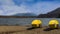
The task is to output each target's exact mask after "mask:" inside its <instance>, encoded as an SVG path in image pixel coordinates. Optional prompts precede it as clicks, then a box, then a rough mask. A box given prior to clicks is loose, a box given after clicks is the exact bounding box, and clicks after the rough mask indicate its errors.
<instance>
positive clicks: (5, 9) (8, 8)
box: [0, 0, 31, 15]
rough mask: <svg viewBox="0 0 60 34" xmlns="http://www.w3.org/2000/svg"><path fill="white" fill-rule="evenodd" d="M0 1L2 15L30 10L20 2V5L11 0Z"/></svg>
mask: <svg viewBox="0 0 60 34" xmlns="http://www.w3.org/2000/svg"><path fill="white" fill-rule="evenodd" d="M0 3H1V6H0V7H1V8H0V13H1V14H2V15H12V14H16V13H27V12H31V11H30V10H29V9H28V8H27V7H26V6H25V5H23V4H21V5H20V6H17V5H15V3H14V2H13V1H12V0H0ZM1 14H0V15H1Z"/></svg>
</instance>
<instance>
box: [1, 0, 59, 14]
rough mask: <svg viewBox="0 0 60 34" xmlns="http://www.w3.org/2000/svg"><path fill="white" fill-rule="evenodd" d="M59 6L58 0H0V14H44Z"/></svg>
mask: <svg viewBox="0 0 60 34" xmlns="http://www.w3.org/2000/svg"><path fill="white" fill-rule="evenodd" d="M59 7H60V0H0V15H14V14H17V13H34V14H36V15H39V14H46V13H48V12H51V11H53V10H55V9H56V8H59Z"/></svg>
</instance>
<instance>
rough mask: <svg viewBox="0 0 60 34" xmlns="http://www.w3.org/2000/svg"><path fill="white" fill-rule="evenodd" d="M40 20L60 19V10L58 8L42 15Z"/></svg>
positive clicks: (39, 16)
mask: <svg viewBox="0 0 60 34" xmlns="http://www.w3.org/2000/svg"><path fill="white" fill-rule="evenodd" d="M38 18H60V8H57V9H55V10H53V11H51V12H48V13H47V14H40V15H38Z"/></svg>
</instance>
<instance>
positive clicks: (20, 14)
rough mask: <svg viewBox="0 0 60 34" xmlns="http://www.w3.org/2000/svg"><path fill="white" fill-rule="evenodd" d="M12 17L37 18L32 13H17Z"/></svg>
mask: <svg viewBox="0 0 60 34" xmlns="http://www.w3.org/2000/svg"><path fill="white" fill-rule="evenodd" d="M13 16H37V15H36V14H33V13H17V14H14V15H13Z"/></svg>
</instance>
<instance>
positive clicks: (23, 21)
mask: <svg viewBox="0 0 60 34" xmlns="http://www.w3.org/2000/svg"><path fill="white" fill-rule="evenodd" d="M34 19H40V20H41V21H42V22H43V26H47V25H48V23H49V21H50V20H52V19H57V20H58V21H59V24H60V18H0V25H6V24H8V25H31V22H32V20H34Z"/></svg>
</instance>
